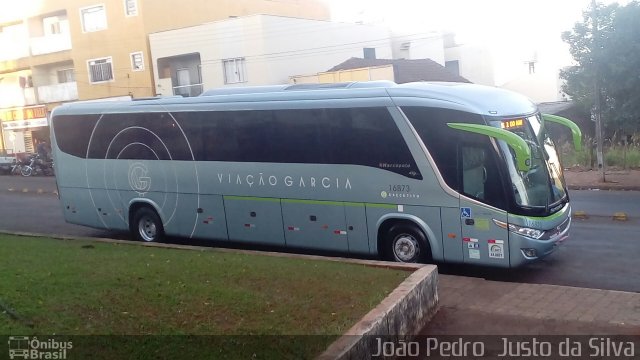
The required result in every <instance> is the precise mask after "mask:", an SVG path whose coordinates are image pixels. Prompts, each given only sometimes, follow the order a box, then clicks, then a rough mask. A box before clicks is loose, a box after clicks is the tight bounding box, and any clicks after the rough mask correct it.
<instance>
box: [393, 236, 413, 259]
mask: <svg viewBox="0 0 640 360" xmlns="http://www.w3.org/2000/svg"><path fill="white" fill-rule="evenodd" d="M419 254H420V245H419V244H418V240H416V238H415V237H414V236H413V235H410V234H400V235H398V236H396V238H395V239H394V240H393V256H394V257H395V258H396V260H397V261H402V262H410V261H415V260H416V259H417V258H418V255H419Z"/></svg>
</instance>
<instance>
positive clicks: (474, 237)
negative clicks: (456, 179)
mask: <svg viewBox="0 0 640 360" xmlns="http://www.w3.org/2000/svg"><path fill="white" fill-rule="evenodd" d="M459 154H460V162H461V164H460V166H459V168H460V169H461V172H462V184H461V192H462V196H461V197H460V222H461V227H462V252H463V258H464V262H465V263H471V264H482V265H492V266H499V267H509V234H508V232H507V230H506V229H503V228H500V227H498V226H497V225H496V224H495V222H494V221H493V220H494V219H495V220H499V221H502V222H506V221H507V212H506V211H504V210H500V207H501V206H504V191H503V188H502V182H501V180H500V176H499V174H500V172H499V171H498V168H497V164H496V159H495V157H494V152H493V151H492V149H491V148H490V146H487V145H485V144H471V145H470V144H463V145H461V146H460V149H459Z"/></svg>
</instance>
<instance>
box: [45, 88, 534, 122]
mask: <svg viewBox="0 0 640 360" xmlns="http://www.w3.org/2000/svg"><path fill="white" fill-rule="evenodd" d="M364 98H392V99H400V98H417V99H431V100H438V101H440V102H449V103H454V104H456V105H457V107H458V108H459V107H461V106H462V107H464V108H466V109H468V111H470V112H475V113H478V114H481V115H487V116H509V115H522V114H530V113H533V112H535V111H536V109H537V108H536V106H535V104H533V103H532V102H531V101H530V100H529V99H527V98H526V97H525V96H522V95H520V94H517V93H514V92H512V91H508V90H504V89H500V88H495V87H490V86H483V85H476V84H469V83H451V82H414V83H406V84H396V83H394V82H391V81H370V82H347V83H329V84H294V85H268V86H248V87H233V88H219V89H212V90H207V91H205V92H204V93H203V94H202V95H200V96H196V97H187V98H183V97H179V96H169V97H156V98H151V99H149V98H146V99H134V100H130V101H104V102H99V101H98V102H93V101H92V102H85V103H82V102H79V103H72V104H66V105H64V106H61V107H58V108H57V109H56V111H55V112H56V113H57V114H60V113H94V114H95V113H113V112H129V111H131V112H137V111H141V110H142V109H143V108H148V107H149V106H158V105H160V106H162V107H163V108H166V109H167V110H170V109H171V107H172V105H176V106H178V105H182V106H179V107H180V108H183V107H184V106H185V105H187V106H188V105H189V104H194V105H195V104H201V105H203V104H207V103H211V104H224V103H252V102H270V101H305V100H331V99H341V100H345V99H364Z"/></svg>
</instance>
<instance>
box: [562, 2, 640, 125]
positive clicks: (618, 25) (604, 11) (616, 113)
mask: <svg viewBox="0 0 640 360" xmlns="http://www.w3.org/2000/svg"><path fill="white" fill-rule="evenodd" d="M594 12H595V13H596V14H597V15H596V17H595V18H594ZM594 19H595V21H594ZM638 19H640V3H638V2H637V1H632V2H630V3H629V4H627V5H626V6H620V5H619V4H617V3H614V4H611V5H607V6H604V5H602V4H598V5H597V6H596V9H595V11H594V9H589V10H587V11H585V12H584V14H583V20H582V22H578V23H576V24H575V26H574V28H573V30H572V31H566V32H564V33H563V34H562V39H563V40H564V41H565V42H567V43H568V44H569V47H570V52H571V55H572V56H573V58H574V60H575V61H576V62H577V64H578V65H577V66H574V67H571V68H568V69H566V70H563V71H561V73H560V77H561V78H563V79H565V80H566V84H565V86H564V87H563V90H564V91H565V92H566V93H567V94H568V95H570V96H571V97H572V99H573V100H574V101H575V102H576V103H577V104H578V105H579V106H580V107H581V108H582V109H583V110H587V111H589V110H590V109H591V108H593V105H594V103H595V81H596V79H598V81H599V83H600V87H601V106H602V119H603V121H604V124H605V129H606V132H607V133H608V134H612V133H614V132H618V133H620V132H623V133H631V132H634V131H637V130H638V129H640V77H639V76H637V73H638V69H639V68H640V21H638ZM594 23H595V24H597V29H598V30H597V35H598V36H597V37H594V31H593V30H594ZM620 130H622V131H620Z"/></svg>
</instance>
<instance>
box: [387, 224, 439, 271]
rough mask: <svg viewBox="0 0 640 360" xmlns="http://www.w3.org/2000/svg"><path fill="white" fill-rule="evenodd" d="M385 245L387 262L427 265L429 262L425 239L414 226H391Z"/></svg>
mask: <svg viewBox="0 0 640 360" xmlns="http://www.w3.org/2000/svg"><path fill="white" fill-rule="evenodd" d="M385 244H386V251H385V253H386V258H387V260H390V261H397V262H405V263H427V262H429V261H430V260H431V249H430V248H429V245H428V244H429V243H428V241H427V237H426V236H424V233H423V232H422V230H420V228H418V227H417V226H416V225H413V224H406V223H401V224H397V225H394V226H392V227H391V228H389V231H388V232H387V236H386V241H385Z"/></svg>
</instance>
